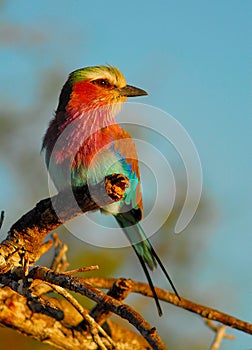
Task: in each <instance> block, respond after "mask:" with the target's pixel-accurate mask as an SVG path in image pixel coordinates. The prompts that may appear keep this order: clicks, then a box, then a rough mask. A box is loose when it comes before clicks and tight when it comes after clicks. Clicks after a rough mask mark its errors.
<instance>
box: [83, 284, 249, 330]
mask: <svg viewBox="0 0 252 350" xmlns="http://www.w3.org/2000/svg"><path fill="white" fill-rule="evenodd" d="M83 281H85V282H88V283H90V284H92V286H94V287H96V288H106V289H109V288H111V286H112V285H113V283H114V282H115V281H116V279H115V278H93V277H84V278H83ZM155 290H156V293H157V296H158V298H159V299H160V300H163V301H165V302H168V303H170V304H173V305H175V306H178V307H181V308H183V309H185V310H188V311H191V312H194V313H196V314H198V315H199V316H201V317H203V318H207V319H209V320H213V321H218V322H220V323H222V324H225V325H226V326H230V327H232V328H236V329H238V330H240V331H242V332H245V333H248V334H252V324H251V323H249V322H246V321H243V320H240V319H238V318H236V317H234V316H231V315H228V314H225V313H224V312H221V311H218V310H216V309H213V308H210V307H208V306H205V305H200V304H197V303H195V302H192V301H190V300H188V299H185V298H181V300H179V299H178V298H177V296H176V295H175V294H174V293H171V292H168V291H167V290H164V289H161V288H158V287H155ZM132 292H133V293H139V294H142V295H145V296H148V297H151V298H152V297H153V295H152V292H151V290H150V288H149V285H147V284H146V283H142V282H133V286H132Z"/></svg>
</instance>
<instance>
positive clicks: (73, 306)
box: [0, 174, 252, 350]
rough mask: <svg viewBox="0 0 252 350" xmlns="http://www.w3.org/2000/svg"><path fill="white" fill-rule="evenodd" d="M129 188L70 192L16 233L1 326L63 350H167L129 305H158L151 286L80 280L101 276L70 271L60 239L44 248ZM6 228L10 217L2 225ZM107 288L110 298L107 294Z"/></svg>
mask: <svg viewBox="0 0 252 350" xmlns="http://www.w3.org/2000/svg"><path fill="white" fill-rule="evenodd" d="M127 186H128V179H127V178H125V177H124V176H123V175H120V174H113V175H111V176H110V177H108V178H106V179H105V182H102V183H100V184H98V185H96V186H94V188H91V189H88V188H87V187H85V186H84V187H83V188H81V189H79V190H75V191H73V192H72V191H71V190H66V191H64V192H61V193H59V194H58V195H56V196H54V197H52V198H48V199H44V200H42V201H40V202H39V203H38V204H37V205H36V206H35V208H33V209H32V210H31V211H30V212H28V213H26V214H25V215H24V216H23V217H22V218H20V219H19V220H18V221H17V222H16V223H15V224H14V225H13V226H12V227H11V229H10V231H9V233H8V236H7V238H6V239H5V240H4V241H3V242H2V244H0V283H1V284H2V285H4V286H5V287H4V288H0V303H1V304H2V305H3V307H2V309H1V312H0V324H2V325H5V326H7V327H12V328H14V329H17V330H18V331H20V332H22V333H24V334H27V335H29V336H31V337H34V338H36V339H39V340H41V341H45V342H48V343H50V344H53V345H54V346H57V347H58V348H61V349H89V348H91V346H92V349H93V348H94V349H96V348H100V349H106V348H107V349H110V348H118V349H120V348H121V346H123V348H124V349H132V344H133V343H134V346H135V347H134V349H149V346H148V344H149V345H151V347H152V348H153V349H161V350H163V349H166V347H165V345H164V344H163V342H162V340H161V339H160V337H159V335H158V333H157V331H156V329H155V328H154V327H152V326H150V325H149V324H148V323H147V322H146V321H145V320H144V319H143V318H142V317H141V315H139V314H138V313H137V312H136V311H135V310H133V309H132V308H131V307H130V306H128V305H126V304H124V303H123V300H124V299H125V298H126V297H127V295H128V294H129V293H131V292H135V293H140V294H143V295H145V296H149V297H152V293H151V290H150V288H149V286H148V285H146V284H145V283H139V282H133V281H131V280H126V279H119V280H116V279H103V278H83V277H82V278H80V277H73V274H76V273H80V272H84V271H85V270H91V269H97V266H95V267H89V268H80V269H77V270H71V271H66V268H67V267H68V262H67V259H66V255H65V254H66V251H67V246H66V245H65V244H63V243H62V242H61V241H60V240H59V239H58V237H57V235H56V234H53V235H52V238H53V240H49V241H47V242H46V243H43V240H44V238H45V237H46V236H47V234H48V233H49V232H51V231H52V230H54V229H56V228H57V227H59V226H60V225H61V224H62V223H64V222H66V221H67V220H70V219H71V218H73V217H75V216H77V215H81V214H83V212H86V211H90V210H95V209H98V208H99V207H100V206H101V205H106V204H109V203H112V202H113V201H117V200H120V199H121V198H122V197H123V195H124V191H125V189H126V187H127ZM89 190H90V191H89ZM90 192H91V193H92V196H91V194H90ZM73 199H74V200H73ZM73 203H74V204H73ZM76 203H77V204H78V205H76ZM97 203H99V205H98V204H97ZM2 221H3V214H2V215H1V220H0V224H1V223H2ZM53 243H54V246H55V256H54V259H53V262H52V264H51V268H50V269H48V268H45V267H35V268H32V269H30V271H29V268H28V267H29V265H30V266H31V265H33V264H34V263H35V262H36V261H37V260H38V259H39V258H40V256H41V255H42V254H44V253H45V252H46V251H47V250H48V249H50V248H51V247H52V244H53ZM100 288H102V289H109V291H108V293H107V294H105V293H104V292H102V291H101V290H100ZM51 290H54V291H57V293H60V294H61V295H63V296H64V297H65V299H66V300H65V302H62V301H61V302H59V301H58V300H56V299H55V298H51V297H49V296H48V292H50V291H51ZM66 290H69V291H74V292H76V293H79V294H82V295H85V296H86V297H88V298H90V299H92V300H93V301H94V302H95V303H96V306H94V307H93V309H92V310H91V311H90V312H89V313H88V311H87V310H84V309H83V308H82V306H81V305H80V304H79V303H77V301H76V300H75V299H74V298H73V297H72V296H71V295H70V294H69V292H67V291H66ZM156 293H157V296H158V298H159V299H160V300H164V301H166V302H169V303H171V304H174V305H176V306H178V307H182V308H184V309H186V310H189V311H191V312H194V313H196V314H198V315H200V316H201V317H203V318H207V319H208V320H214V321H218V322H220V323H222V324H223V325H228V326H230V327H233V328H236V329H239V330H241V331H243V332H247V333H250V334H252V325H251V324H249V323H248V322H245V321H242V320H239V319H237V318H235V317H233V316H230V315H227V314H224V313H222V312H220V311H218V310H214V309H212V308H209V307H206V306H203V305H199V304H196V303H193V302H191V301H190V300H186V299H184V298H181V300H179V299H178V298H177V297H176V296H175V295H174V294H172V293H169V292H168V291H165V290H162V289H160V288H156ZM10 305H12V307H10ZM70 310H71V311H70ZM73 310H75V311H73ZM112 313H113V314H116V315H118V316H119V317H121V318H124V319H126V320H127V321H128V322H130V323H131V324H132V325H134V326H135V328H136V329H137V330H138V331H139V332H140V334H141V335H142V337H143V338H142V337H140V336H138V335H137V334H135V333H132V332H131V331H129V330H127V329H126V328H124V327H122V326H118V325H116V324H115V323H112V322H111V321H110V320H109V316H110V315H111V314H112ZM70 314H71V317H67V315H70ZM7 320H8V321H7ZM42 324H43V325H45V324H46V327H45V326H42ZM101 326H102V327H103V329H102V328H101ZM105 332H106V333H105ZM222 333H223V332H222V331H219V330H218V331H217V335H218V334H219V338H218V339H220V337H221V336H222V337H223V334H224V333H223V334H222ZM220 334H221V335H220ZM216 339H217V336H216ZM146 341H147V342H146ZM217 341H219V340H216V343H217ZM66 344H67V345H66ZM91 344H92V345H91Z"/></svg>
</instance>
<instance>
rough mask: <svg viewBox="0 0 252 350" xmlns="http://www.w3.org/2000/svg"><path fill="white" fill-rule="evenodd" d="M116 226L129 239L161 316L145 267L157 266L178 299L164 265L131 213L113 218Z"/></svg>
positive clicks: (152, 267) (151, 268)
mask: <svg viewBox="0 0 252 350" xmlns="http://www.w3.org/2000/svg"><path fill="white" fill-rule="evenodd" d="M115 218H116V220H117V222H118V224H119V225H120V226H121V228H122V229H123V231H124V233H125V234H126V236H127V238H128V239H129V241H130V243H131V245H132V247H133V249H134V251H135V253H136V255H137V257H138V259H139V261H140V264H141V266H142V268H143V270H144V273H145V276H146V278H147V280H148V283H149V286H150V289H151V291H152V294H153V297H154V299H155V303H156V306H157V309H158V313H159V315H160V316H162V310H161V306H160V303H159V300H158V297H157V294H156V291H155V288H154V285H153V282H152V280H151V277H150V274H149V271H148V269H147V266H148V268H149V269H150V270H153V269H154V268H155V267H157V265H159V266H160V268H161V270H162V271H163V273H164V275H165V276H166V278H167V280H168V281H169V283H170V285H171V287H172V289H173V291H174V293H175V294H176V295H177V297H178V298H179V299H180V297H179V295H178V292H177V290H176V288H175V286H174V284H173V282H172V280H171V278H170V276H169V274H168V272H167V271H166V269H165V267H164V265H163V264H162V261H161V260H160V259H159V257H158V255H157V253H156V252H155V250H154V248H153V247H152V245H151V243H150V241H149V240H148V238H147V237H146V235H145V233H144V230H143V229H142V227H141V225H140V223H139V222H137V221H135V222H134V216H133V215H132V213H131V212H126V213H120V214H117V215H116V216H115Z"/></svg>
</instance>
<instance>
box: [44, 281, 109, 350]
mask: <svg viewBox="0 0 252 350" xmlns="http://www.w3.org/2000/svg"><path fill="white" fill-rule="evenodd" d="M46 283H47V284H48V285H50V286H51V287H52V288H53V289H54V290H55V291H56V292H57V293H58V294H60V295H62V296H63V297H64V298H65V299H66V300H68V302H69V303H70V304H71V305H73V307H74V308H75V309H76V310H77V311H78V312H79V313H80V315H81V316H82V317H83V319H84V320H85V321H86V323H87V324H88V327H89V330H90V334H91V335H92V337H93V340H94V342H95V343H96V344H97V345H98V346H99V347H100V349H101V350H107V347H106V346H105V345H104V343H103V341H102V340H101V338H100V336H99V332H100V333H101V334H102V335H103V336H104V338H105V339H107V341H108V343H109V344H110V345H111V346H112V348H115V344H114V342H113V340H112V339H111V338H110V336H109V335H108V334H107V333H106V332H105V331H104V329H103V328H102V327H101V326H100V325H98V324H97V323H96V322H95V320H94V319H93V318H92V317H91V316H90V315H89V314H88V313H87V311H86V310H84V309H83V307H82V306H81V305H80V304H79V303H78V302H77V300H76V299H75V298H74V297H73V296H72V295H71V294H69V293H68V292H67V291H66V290H65V289H64V288H62V287H60V286H57V285H54V284H51V283H48V282H46Z"/></svg>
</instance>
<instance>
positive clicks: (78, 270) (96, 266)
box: [64, 265, 99, 275]
mask: <svg viewBox="0 0 252 350" xmlns="http://www.w3.org/2000/svg"><path fill="white" fill-rule="evenodd" d="M94 270H99V266H98V265H91V266H87V267H80V268H79V269H75V270H68V271H65V272H64V274H65V275H76V274H77V273H81V272H89V271H94Z"/></svg>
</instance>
